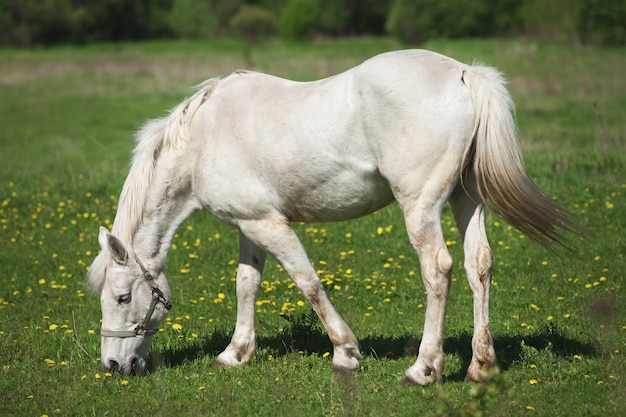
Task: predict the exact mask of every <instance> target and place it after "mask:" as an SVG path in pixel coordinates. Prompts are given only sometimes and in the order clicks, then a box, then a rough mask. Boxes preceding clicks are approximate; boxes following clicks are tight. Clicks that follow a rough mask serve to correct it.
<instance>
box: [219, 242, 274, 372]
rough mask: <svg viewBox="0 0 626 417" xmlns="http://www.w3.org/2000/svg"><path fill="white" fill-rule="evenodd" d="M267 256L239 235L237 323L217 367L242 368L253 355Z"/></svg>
mask: <svg viewBox="0 0 626 417" xmlns="http://www.w3.org/2000/svg"><path fill="white" fill-rule="evenodd" d="M265 258H266V253H265V251H264V250H263V249H261V248H259V247H258V246H256V245H255V244H254V243H252V242H251V241H250V240H249V239H248V238H247V237H246V236H245V235H244V234H243V233H241V232H240V233H239V267H238V269H237V283H236V285H237V324H236V325H235V332H234V333H233V337H232V339H231V341H230V344H229V345H228V347H226V349H225V350H224V351H223V352H222V353H220V354H219V356H218V357H217V360H216V362H215V364H214V366H222V365H226V366H232V365H242V364H244V363H246V362H248V361H249V360H250V359H251V358H252V356H253V355H254V351H255V348H256V341H255V335H254V309H255V301H256V295H257V292H258V290H259V286H260V285H261V274H262V273H263V266H264V265H265Z"/></svg>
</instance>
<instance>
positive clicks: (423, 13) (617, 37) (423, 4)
mask: <svg viewBox="0 0 626 417" xmlns="http://www.w3.org/2000/svg"><path fill="white" fill-rule="evenodd" d="M624 22H626V0H550V1H545V0H97V1H96V0H0V44H2V45H10V46H39V45H53V44H59V43H71V44H81V43H88V42H93V41H121V40H141V39H155V38H187V39H195V38H212V37H220V36H229V35H239V36H243V37H244V38H246V39H247V40H248V41H249V42H254V41H256V40H257V39H259V38H262V37H270V36H278V37H281V38H284V39H297V40H307V39H311V38H313V37H344V36H362V35H371V36H377V35H392V36H394V37H396V38H398V39H400V40H401V41H403V42H407V43H419V42H422V41H425V40H427V39H432V38H460V37H495V36H499V37H502V36H519V35H522V36H533V37H544V38H561V39H567V40H572V41H580V42H584V43H592V44H599V45H626V24H625V23H624Z"/></svg>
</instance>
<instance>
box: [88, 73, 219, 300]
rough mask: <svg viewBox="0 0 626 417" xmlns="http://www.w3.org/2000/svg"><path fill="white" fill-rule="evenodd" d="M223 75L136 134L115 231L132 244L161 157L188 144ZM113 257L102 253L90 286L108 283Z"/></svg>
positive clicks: (98, 287) (93, 268) (92, 270)
mask: <svg viewBox="0 0 626 417" xmlns="http://www.w3.org/2000/svg"><path fill="white" fill-rule="evenodd" d="M219 81H220V78H219V77H216V78H211V79H209V80H206V81H204V82H203V83H201V84H199V85H198V86H196V88H195V90H196V92H195V93H194V94H193V95H192V96H191V97H189V98H187V99H186V100H184V101H183V102H182V103H181V104H179V105H178V106H176V107H175V108H174V109H172V110H171V111H170V112H169V114H168V115H167V116H165V117H162V118H159V119H154V120H150V121H148V122H147V123H146V124H145V125H144V126H143V127H142V128H141V129H140V130H139V131H138V133H137V134H136V135H135V138H136V141H137V144H136V146H135V149H134V151H133V158H132V164H131V168H130V171H129V173H128V176H127V177H126V181H125V182H124V186H123V187H122V192H121V194H120V198H119V201H118V208H117V214H116V215H115V220H114V221H113V229H112V233H113V234H114V235H115V236H116V237H117V238H119V239H120V240H121V241H122V242H123V243H124V245H127V247H130V248H132V244H133V238H134V236H135V233H136V232H137V230H138V229H139V226H140V225H141V222H142V219H143V215H144V209H145V206H146V204H147V200H148V195H149V192H150V190H151V189H152V188H153V186H154V181H155V178H156V173H157V169H158V162H159V159H161V158H163V157H165V156H167V155H171V154H172V153H175V152H177V151H179V150H180V149H182V148H184V147H185V146H186V145H187V143H189V140H190V134H189V126H190V124H191V121H192V120H193V117H194V115H195V114H196V112H197V111H198V109H199V108H200V106H202V104H203V103H204V102H205V101H206V100H207V99H208V98H209V97H210V96H211V94H212V92H213V91H214V89H215V86H216V85H217V84H218V82H219ZM108 258H109V257H104V256H102V253H101V254H100V255H98V256H97V257H96V258H95V259H94V261H93V263H92V265H91V267H90V268H89V272H88V281H87V287H88V288H90V289H91V290H92V291H94V292H99V291H100V290H101V289H102V286H103V284H104V276H105V272H106V269H107V267H108V265H109V263H110V262H111V260H110V259H108Z"/></svg>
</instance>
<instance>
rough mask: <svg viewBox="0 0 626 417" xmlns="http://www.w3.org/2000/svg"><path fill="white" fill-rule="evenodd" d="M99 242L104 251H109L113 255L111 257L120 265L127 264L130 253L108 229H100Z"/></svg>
mask: <svg viewBox="0 0 626 417" xmlns="http://www.w3.org/2000/svg"><path fill="white" fill-rule="evenodd" d="M98 242H100V247H101V248H102V250H108V251H109V252H110V253H111V257H112V258H113V260H114V261H115V262H116V263H118V264H120V265H124V264H126V262H127V261H128V252H127V251H126V249H125V248H124V244H122V241H121V240H119V239H118V238H117V237H115V236H113V235H112V234H111V233H110V232H109V230H108V229H107V228H105V227H100V234H99V235H98Z"/></svg>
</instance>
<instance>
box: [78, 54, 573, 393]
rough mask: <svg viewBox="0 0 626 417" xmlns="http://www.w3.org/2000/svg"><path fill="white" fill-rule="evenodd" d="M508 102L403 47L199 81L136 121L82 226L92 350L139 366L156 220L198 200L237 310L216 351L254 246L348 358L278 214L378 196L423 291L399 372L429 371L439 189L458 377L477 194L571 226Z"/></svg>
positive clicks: (439, 302) (486, 258)
mask: <svg viewBox="0 0 626 417" xmlns="http://www.w3.org/2000/svg"><path fill="white" fill-rule="evenodd" d="M512 111H513V105H512V101H511V99H510V96H509V94H508V92H507V90H506V88H505V81H504V79H503V77H502V76H501V75H500V73H498V72H497V71H496V70H495V69H493V68H489V67H484V66H476V65H474V66H468V65H464V64H462V63H459V62H457V61H455V60H453V59H451V58H448V57H445V56H442V55H439V54H436V53H433V52H428V51H421V50H408V51H397V52H390V53H386V54H382V55H379V56H376V57H374V58H371V59H369V60H368V61H366V62H364V63H363V64H361V65H359V66H357V67H355V68H352V69H350V70H348V71H346V72H344V73H342V74H339V75H336V76H333V77H330V78H327V79H323V80H319V81H315V82H295V81H289V80H285V79H281V78H277V77H273V76H270V75H265V74H261V73H256V72H247V71H242V72H236V73H233V74H231V75H229V76H227V77H224V78H215V79H211V80H208V81H206V82H204V83H203V84H201V85H200V86H199V88H198V90H197V92H196V93H195V94H194V95H193V96H192V97H191V98H189V99H187V100H185V101H184V102H183V103H181V104H180V105H179V106H177V107H176V108H175V109H173V110H172V112H171V113H170V114H169V115H168V116H167V117H164V118H162V119H157V120H154V121H151V122H149V123H148V124H147V125H146V126H145V127H144V128H143V129H142V130H141V131H140V132H139V134H138V143H137V147H136V149H135V152H134V158H133V163H132V167H131V169H130V173H129V175H128V178H127V179H126V182H125V184H124V187H123V190H122V193H121V196H120V199H119V207H118V211H117V215H116V217H115V221H114V225H113V229H112V232H111V233H110V232H109V231H108V230H107V229H105V228H101V229H100V235H99V242H100V245H101V246H102V251H101V252H100V254H99V255H98V256H97V257H96V259H95V260H94V262H93V264H92V265H91V268H90V270H89V284H90V286H91V287H92V288H93V289H94V290H95V291H97V292H99V294H100V301H101V306H102V354H101V358H102V364H103V365H104V367H105V368H106V369H108V370H110V371H111V372H120V373H129V372H134V373H137V374H142V373H144V371H145V367H146V365H145V363H146V362H145V359H144V358H143V356H145V355H146V353H147V351H148V349H149V346H150V343H151V339H152V335H153V334H154V333H155V332H156V329H157V328H158V325H159V323H160V322H161V320H162V319H163V318H164V317H165V315H166V314H167V310H169V308H170V307H171V303H169V301H168V300H170V299H171V293H170V289H169V286H168V283H167V280H166V277H165V275H164V269H165V264H166V259H167V252H168V249H169V247H170V244H171V241H172V237H173V235H174V233H175V231H176V229H177V228H178V227H179V226H180V224H181V223H182V222H183V221H184V220H185V219H186V218H188V217H189V216H190V215H191V214H192V213H193V212H195V211H198V210H202V209H204V210H207V211H209V212H211V213H212V214H213V215H214V216H215V217H216V218H218V219H219V220H221V221H223V222H225V223H227V224H229V225H232V226H233V227H236V228H237V229H238V230H239V238H240V254H239V266H238V270H237V284H236V287H237V290H236V291H237V302H238V309H237V322H236V327H235V330H234V334H233V336H232V340H231V342H230V344H229V345H228V347H226V349H225V350H224V351H223V352H222V353H220V354H219V356H218V357H217V362H216V363H217V364H219V365H229V366H231V365H241V364H244V363H246V362H248V361H249V360H250V359H251V358H252V356H253V354H254V351H255V347H256V342H255V331H254V309H255V297H256V295H257V291H258V289H259V285H260V282H261V274H262V272H263V266H264V263H265V259H266V254H270V255H271V256H273V257H274V258H275V259H276V260H277V261H278V262H279V263H280V264H281V265H282V267H283V268H284V269H285V271H286V272H287V273H288V274H289V276H290V277H291V279H292V280H293V282H294V283H295V284H296V286H297V287H298V289H299V290H300V291H301V292H302V294H303V295H304V297H305V298H306V299H307V301H308V302H309V303H310V304H311V305H312V307H313V309H314V310H315V311H316V313H317V314H318V316H319V318H320V320H321V321H322V323H323V325H324V327H325V328H326V330H327V332H328V336H329V338H330V340H331V342H332V344H333V347H334V354H333V359H332V367H333V369H335V370H353V369H356V368H358V367H359V362H358V360H357V357H359V356H360V353H359V345H358V342H357V338H356V337H355V335H354V333H353V332H352V330H351V329H350V327H348V325H347V324H346V323H345V322H344V320H343V319H342V318H341V316H340V315H339V313H338V312H337V311H336V310H335V308H334V307H333V305H332V304H331V302H330V301H329V299H328V296H327V295H326V293H325V292H324V289H323V286H322V285H321V283H320V280H319V278H318V276H317V275H316V272H315V269H314V268H313V267H312V266H311V263H310V261H309V259H308V257H307V254H306V252H305V250H304V248H303V247H302V245H301V243H300V241H299V240H298V238H297V237H296V235H295V233H294V231H293V230H292V228H291V227H290V223H291V222H326V221H338V220H346V219H350V218H355V217H359V216H363V215H366V214H368V213H372V212H373V211H375V210H378V209H380V208H381V207H384V206H386V205H387V204H389V203H391V202H392V201H394V200H395V201H397V202H398V203H399V204H400V207H401V209H402V211H403V213H404V217H405V222H406V228H407V231H408V235H409V239H410V241H411V243H412V245H413V247H414V248H415V250H416V252H417V254H418V256H419V260H420V265H421V272H422V278H423V281H424V284H425V286H426V290H427V308H426V317H425V325H424V334H423V338H422V341H421V345H420V348H419V355H418V357H417V360H416V362H415V364H414V365H413V366H411V367H410V368H409V369H408V370H407V371H406V376H405V379H404V381H405V382H406V383H408V384H417V385H426V384H430V383H433V382H437V381H440V380H441V378H442V375H443V366H444V352H443V346H442V345H443V339H444V321H445V310H446V298H447V296H448V290H449V288H450V281H451V272H452V266H453V261H452V258H451V256H450V254H449V252H448V250H447V248H446V244H445V241H444V238H443V235H442V230H441V222H440V216H441V211H442V208H443V206H444V204H445V203H446V201H449V202H450V204H451V206H452V209H453V212H454V216H455V219H456V222H457V224H458V228H459V230H460V233H461V236H462V239H463V249H464V252H465V263H464V266H465V270H466V272H467V278H468V280H469V282H470V286H471V288H472V290H473V293H474V336H473V339H472V348H473V357H472V360H471V363H470V365H469V368H468V371H467V379H468V380H481V379H482V378H483V373H482V369H483V368H488V367H494V366H495V351H494V348H493V340H492V337H491V334H490V330H489V287H490V282H491V266H492V262H493V260H492V253H491V250H490V248H489V243H488V241H487V236H486V234H485V225H484V216H485V207H486V206H489V207H491V209H493V211H494V212H495V213H496V214H497V215H499V216H500V217H501V218H503V219H504V220H506V221H507V222H508V223H510V224H511V225H513V226H515V227H517V228H519V229H520V230H521V231H523V232H525V233H526V234H528V235H529V236H531V237H533V238H536V239H537V240H539V241H540V242H542V243H544V244H545V245H546V246H548V247H550V246H551V243H552V242H559V243H562V242H563V236H562V233H561V231H562V230H567V231H576V226H575V224H574V223H572V222H571V220H570V219H569V216H568V215H567V213H565V212H563V211H562V210H561V209H560V208H558V207H557V206H555V205H554V204H553V203H552V201H551V200H550V199H548V198H546V197H545V196H544V195H543V194H542V192H541V191H540V190H539V189H538V187H537V186H536V185H535V184H534V183H533V182H532V181H531V180H530V179H529V177H528V175H527V174H526V171H525V169H524V165H523V161H522V156H521V153H520V147H519V144H518V139H517V131H516V125H515V121H514V117H513V114H512ZM144 281H146V282H147V283H148V284H146V282H144Z"/></svg>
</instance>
